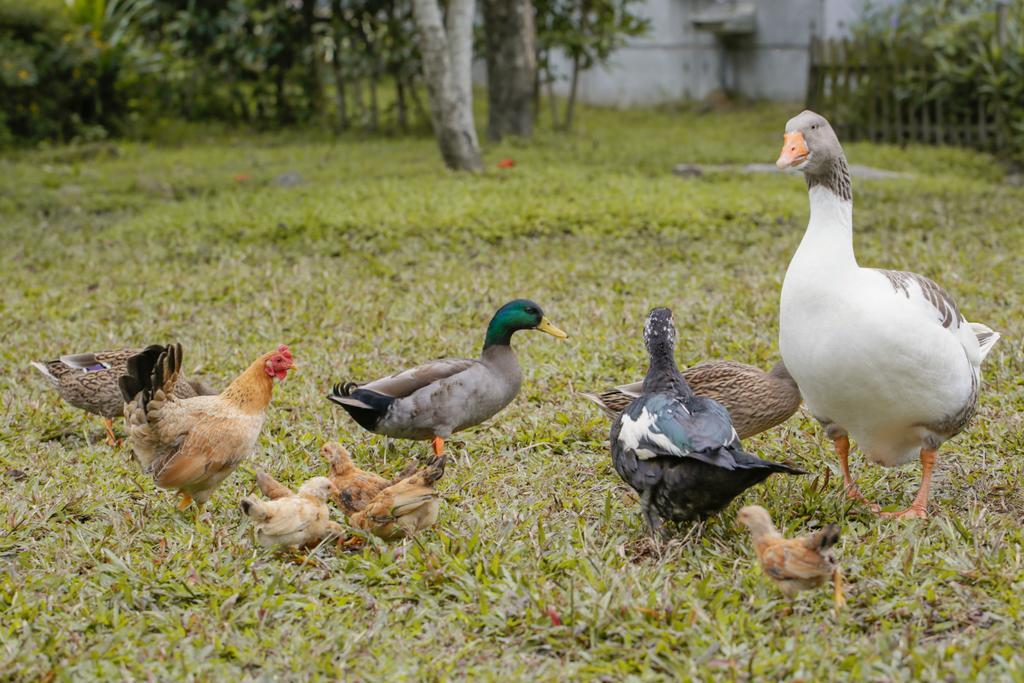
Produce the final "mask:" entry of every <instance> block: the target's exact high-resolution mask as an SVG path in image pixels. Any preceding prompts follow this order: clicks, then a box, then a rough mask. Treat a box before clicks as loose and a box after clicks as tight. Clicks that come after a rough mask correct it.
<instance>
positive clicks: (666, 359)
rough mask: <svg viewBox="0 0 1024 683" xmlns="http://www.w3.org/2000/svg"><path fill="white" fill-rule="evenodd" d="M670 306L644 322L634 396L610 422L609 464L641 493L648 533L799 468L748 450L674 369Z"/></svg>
mask: <svg viewBox="0 0 1024 683" xmlns="http://www.w3.org/2000/svg"><path fill="white" fill-rule="evenodd" d="M675 340H676V330H675V325H674V323H673V320H672V311H670V310H669V309H667V308H655V309H654V310H652V311H651V313H650V315H648V317H647V323H646V325H645V326H644V342H645V343H646V345H647V353H648V355H649V357H650V366H649V368H648V370H647V377H646V378H645V379H644V385H643V390H642V392H641V394H640V396H639V397H637V398H636V399H635V400H634V401H633V402H632V403H630V404H629V405H628V406H627V407H626V409H625V410H624V411H623V412H622V414H621V415H620V416H619V417H618V418H617V419H616V420H615V422H614V423H613V424H612V431H611V439H610V441H611V451H612V464H613V465H614V466H615V471H616V472H618V473H619V476H620V477H622V479H623V481H625V482H626V483H627V484H629V485H630V486H631V487H632V488H633V489H634V490H635V491H636V492H637V493H638V494H640V505H641V509H642V511H643V515H644V518H645V519H646V521H647V524H648V526H649V527H650V530H651V532H652V533H653V534H657V533H659V532H660V530H661V528H662V523H663V518H668V519H670V520H672V521H675V522H682V521H688V520H693V519H699V518H704V517H707V516H708V515H710V514H712V513H715V512H718V511H719V510H721V509H722V508H724V507H725V506H726V505H728V504H729V502H730V501H732V499H733V498H735V497H736V496H738V495H739V494H741V493H743V492H744V491H745V490H747V489H748V488H750V487H751V486H753V485H754V484H757V483H758V482H761V481H763V480H764V479H766V478H767V477H768V476H770V475H771V474H772V473H773V472H785V473H787V474H804V472H803V471H802V470H799V469H796V468H795V467H790V466H789V465H783V464H780V463H775V462H769V461H767V460H761V459H760V458H757V457H755V456H753V455H750V454H749V453H746V452H745V451H744V450H743V448H742V447H741V445H740V440H739V436H738V435H737V434H736V430H735V429H734V428H733V426H732V423H731V422H730V420H729V413H728V411H726V409H725V408H724V407H723V406H722V405H721V404H720V403H718V402H717V401H715V400H714V399H711V398H707V397H704V396H697V395H695V394H694V393H693V390H692V389H691V388H690V385H689V384H687V382H686V379H685V378H684V377H683V375H682V374H681V373H680V372H679V369H678V367H676V361H675V355H674V348H675Z"/></svg>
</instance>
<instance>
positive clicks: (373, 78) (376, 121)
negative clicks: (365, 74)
mask: <svg viewBox="0 0 1024 683" xmlns="http://www.w3.org/2000/svg"><path fill="white" fill-rule="evenodd" d="M369 80H370V130H372V131H375V132H376V131H377V130H378V129H379V128H380V105H379V104H378V101H377V66H376V64H375V65H374V66H372V67H371V68H370V79H369Z"/></svg>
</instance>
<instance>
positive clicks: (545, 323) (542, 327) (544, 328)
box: [533, 318, 569, 339]
mask: <svg viewBox="0 0 1024 683" xmlns="http://www.w3.org/2000/svg"><path fill="white" fill-rule="evenodd" d="M533 329H535V330H539V331H540V332H544V333H546V334H550V335H551V336H552V337H557V338H558V339H568V337H569V335H567V334H566V333H565V332H562V330H560V329H558V328H557V327H555V326H554V325H552V324H551V321H550V320H548V319H547V318H541V319H540V323H538V324H537V327H535V328H533Z"/></svg>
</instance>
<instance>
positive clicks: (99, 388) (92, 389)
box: [32, 348, 217, 446]
mask: <svg viewBox="0 0 1024 683" xmlns="http://www.w3.org/2000/svg"><path fill="white" fill-rule="evenodd" d="M141 351H142V350H141V349H134V348H130V349H115V350H113V351H97V352H95V353H76V354H73V355H69V356H61V357H60V358H58V359H56V360H51V361H47V362H45V363H40V362H37V361H32V367H34V368H35V369H36V370H38V371H39V372H41V373H42V374H43V376H44V377H45V378H46V379H47V381H48V382H49V383H50V384H51V385H53V387H54V388H55V389H56V390H57V393H58V394H60V396H61V398H63V399H64V400H65V401H67V402H68V403H70V404H71V405H73V406H75V407H76V408H81V409H82V410H84V411H86V412H87V413H92V414H94V415H99V416H100V417H102V418H103V419H104V423H105V424H106V428H107V443H108V444H110V445H111V446H114V445H116V444H117V440H116V439H115V438H114V421H113V419H114V418H115V417H121V416H122V415H123V414H124V397H123V396H121V390H120V388H118V386H117V379H118V377H120V376H121V375H123V374H125V373H126V372H127V366H128V359H129V358H131V357H132V356H134V355H136V354H138V353H141ZM174 393H175V395H177V396H178V397H180V398H189V397H191V396H203V395H212V394H216V393H217V392H216V391H214V390H213V389H211V388H209V387H208V386H206V385H205V384H203V383H202V382H198V381H194V380H192V381H180V382H178V383H177V385H176V386H175V388H174Z"/></svg>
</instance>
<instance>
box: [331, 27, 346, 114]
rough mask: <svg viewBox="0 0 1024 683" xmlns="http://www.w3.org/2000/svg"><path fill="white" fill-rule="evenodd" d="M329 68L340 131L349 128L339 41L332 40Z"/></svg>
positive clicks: (343, 69)
mask: <svg viewBox="0 0 1024 683" xmlns="http://www.w3.org/2000/svg"><path fill="white" fill-rule="evenodd" d="M331 66H333V67H334V68H333V72H334V100H335V103H336V106H337V107H338V125H339V126H340V128H341V130H346V129H348V127H349V120H348V101H347V99H346V97H345V68H344V66H343V65H342V63H341V41H340V40H338V39H337V38H335V40H334V59H333V61H332V64H331Z"/></svg>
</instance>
